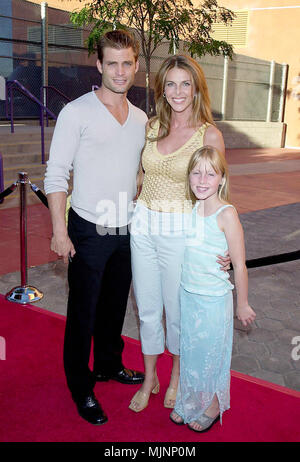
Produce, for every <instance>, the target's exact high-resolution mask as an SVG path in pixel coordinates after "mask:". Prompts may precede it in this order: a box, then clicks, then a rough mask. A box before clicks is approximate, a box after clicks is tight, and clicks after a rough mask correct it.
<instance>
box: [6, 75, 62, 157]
mask: <svg viewBox="0 0 300 462" xmlns="http://www.w3.org/2000/svg"><path fill="white" fill-rule="evenodd" d="M6 87H7V91H8V92H9V94H10V131H11V133H14V131H15V130H14V109H13V90H14V89H16V90H19V91H21V93H23V94H24V95H25V96H26V97H27V98H29V99H31V100H32V101H34V102H35V103H36V104H38V105H39V106H40V126H41V145H42V164H45V137H44V112H46V114H47V115H50V117H52V118H53V119H55V120H57V117H56V115H55V114H53V112H52V111H50V110H49V109H48V108H47V107H46V106H44V105H43V103H42V102H41V101H40V100H39V99H38V98H37V97H36V96H34V95H33V94H32V93H30V91H29V90H27V88H25V87H24V86H23V85H22V84H21V83H20V82H19V81H18V80H8V81H7V82H6ZM8 92H7V96H8ZM6 101H7V100H6ZM6 105H7V103H6ZM6 108H7V106H6ZM6 116H7V118H9V117H8V109H6Z"/></svg>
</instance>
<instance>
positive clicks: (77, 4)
mask: <svg viewBox="0 0 300 462" xmlns="http://www.w3.org/2000/svg"><path fill="white" fill-rule="evenodd" d="M28 1H30V2H31V3H39V4H41V3H43V0H28ZM46 3H47V4H48V6H51V7H52V8H58V9H59V10H64V11H73V10H75V9H77V8H79V9H81V8H83V6H84V3H89V2H88V0H87V1H86V2H84V1H83V0H82V1H79V0H47V1H46Z"/></svg>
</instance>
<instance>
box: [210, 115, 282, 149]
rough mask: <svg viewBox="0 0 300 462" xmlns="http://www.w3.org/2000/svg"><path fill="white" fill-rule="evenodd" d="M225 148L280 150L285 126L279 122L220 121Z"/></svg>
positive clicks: (218, 125)
mask: <svg viewBox="0 0 300 462" xmlns="http://www.w3.org/2000/svg"><path fill="white" fill-rule="evenodd" d="M216 125H217V127H218V128H219V130H220V131H221V132H222V134H223V137H224V142H225V146H226V148H230V149H235V148H245V149H247V148H282V147H284V145H285V133H286V124H284V123H280V122H247V121H225V120H224V121H220V122H217V123H216Z"/></svg>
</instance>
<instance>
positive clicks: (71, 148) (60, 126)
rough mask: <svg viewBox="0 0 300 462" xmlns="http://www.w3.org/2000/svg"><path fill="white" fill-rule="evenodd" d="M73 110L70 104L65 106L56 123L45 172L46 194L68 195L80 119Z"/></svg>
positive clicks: (78, 137) (78, 138) (78, 139)
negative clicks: (62, 193) (61, 193)
mask: <svg viewBox="0 0 300 462" xmlns="http://www.w3.org/2000/svg"><path fill="white" fill-rule="evenodd" d="M74 109H75V108H74V106H73V105H72V104H67V106H65V107H64V108H63V109H62V110H61V112H60V113H59V116H58V119H57V122H56V126H55V130H54V133H53V137H52V141H51V146H50V155H49V160H48V162H47V168H46V172H45V181H44V189H45V193H46V194H50V193H53V192H61V191H63V192H66V193H68V181H69V179H70V170H72V168H73V167H72V165H73V160H74V157H75V154H76V152H77V149H78V146H79V141H80V125H79V120H80V119H79V117H78V116H77V111H76V110H74Z"/></svg>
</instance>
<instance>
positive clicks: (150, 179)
mask: <svg viewBox="0 0 300 462" xmlns="http://www.w3.org/2000/svg"><path fill="white" fill-rule="evenodd" d="M208 125H209V124H208V123H206V124H203V125H202V126H201V127H200V128H199V129H198V130H197V131H196V132H195V133H194V134H193V135H192V136H191V137H190V138H189V139H188V140H187V141H186V143H184V145H183V146H181V148H179V149H177V150H176V151H174V152H172V153H170V154H161V153H160V152H159V151H158V149H157V141H149V140H147V141H146V144H145V147H144V150H143V154H142V166H143V169H144V171H145V176H144V181H143V187H142V192H141V194H140V196H139V198H138V201H139V202H140V203H141V204H142V205H144V206H145V207H147V208H149V209H151V210H156V211H160V212H179V213H182V212H185V213H190V212H191V208H192V207H191V203H189V201H187V199H186V197H185V179H186V172H187V167H188V164H189V161H190V158H191V156H192V154H193V153H194V152H195V151H196V150H197V149H199V148H201V147H202V146H203V138H204V134H205V130H206V128H207V127H208ZM158 130H159V122H158V121H157V122H156V123H155V125H154V126H153V128H152V129H150V130H149V132H148V136H150V137H151V136H153V137H154V138H156V137H157V135H158Z"/></svg>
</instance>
